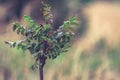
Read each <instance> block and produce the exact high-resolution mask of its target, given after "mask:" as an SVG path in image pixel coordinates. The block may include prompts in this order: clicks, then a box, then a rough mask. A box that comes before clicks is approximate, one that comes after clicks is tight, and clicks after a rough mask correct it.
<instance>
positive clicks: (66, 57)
mask: <svg viewBox="0 0 120 80" xmlns="http://www.w3.org/2000/svg"><path fill="white" fill-rule="evenodd" d="M82 11H83V14H84V15H85V18H86V22H84V24H86V26H87V28H86V32H85V33H84V36H82V37H81V36H78V37H77V38H76V39H75V41H73V46H72V47H71V48H70V51H69V52H68V53H65V54H62V55H60V56H59V57H57V59H55V60H48V61H47V63H46V65H45V68H44V72H45V75H44V78H45V80H120V44H119V43H120V41H119V39H120V31H119V30H120V4H118V3H107V2H95V3H90V4H88V5H87V6H86V7H84V8H83V10H82ZM78 14H79V13H78ZM81 27H82V26H81ZM78 32H79V31H78ZM20 38H22V37H21V36H20V37H18V36H17V34H16V33H14V32H12V28H11V26H10V25H8V27H7V28H6V29H5V30H4V33H2V32H1V35H0V80H38V79H39V76H38V71H34V72H33V71H31V70H30V65H31V64H32V63H33V62H34V61H33V57H32V56H31V55H30V54H29V52H26V53H25V54H24V53H22V51H21V50H17V49H11V48H10V47H9V46H8V45H6V44H4V41H6V40H8V41H9V40H18V39H20ZM5 77H6V79H5ZM7 78H9V79H7Z"/></svg>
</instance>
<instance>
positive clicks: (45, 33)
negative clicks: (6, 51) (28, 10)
mask: <svg viewBox="0 0 120 80" xmlns="http://www.w3.org/2000/svg"><path fill="white" fill-rule="evenodd" d="M42 5H43V8H42V12H43V16H44V18H45V23H44V24H42V23H41V24H40V25H38V24H37V23H36V22H35V21H34V20H33V19H32V18H31V17H30V16H24V20H25V21H26V22H27V23H28V27H24V26H23V25H21V24H20V23H19V22H15V23H14V24H13V31H15V32H17V34H21V35H23V36H25V38H24V39H23V40H19V41H16V42H8V41H5V43H6V44H9V45H10V47H12V48H15V47H16V48H17V49H22V50H23V51H26V50H29V51H30V54H31V55H33V56H34V58H35V63H34V65H32V67H31V68H32V69H35V68H39V74H40V75H39V76H40V80H43V67H44V65H45V62H46V59H55V58H56V57H57V56H58V55H60V53H63V52H67V48H69V42H70V40H71V38H72V37H73V35H74V33H73V28H72V27H70V26H71V25H76V24H77V23H76V18H75V17H70V18H69V20H67V21H64V22H63V24H62V25H61V26H60V27H59V28H58V29H57V30H53V29H52V25H51V24H52V23H53V15H52V13H51V7H50V6H49V5H48V4H45V3H44V2H42Z"/></svg>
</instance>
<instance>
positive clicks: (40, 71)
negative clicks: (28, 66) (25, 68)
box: [39, 64, 43, 80]
mask: <svg viewBox="0 0 120 80" xmlns="http://www.w3.org/2000/svg"><path fill="white" fill-rule="evenodd" d="M39 76H40V80H43V66H42V65H41V64H39Z"/></svg>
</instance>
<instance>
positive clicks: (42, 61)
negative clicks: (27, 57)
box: [39, 56, 47, 80]
mask: <svg viewBox="0 0 120 80" xmlns="http://www.w3.org/2000/svg"><path fill="white" fill-rule="evenodd" d="M46 59H47V58H46V57H44V56H41V57H40V59H39V77H40V80H44V76H43V75H44V74H43V73H44V70H43V68H44V65H45V61H46Z"/></svg>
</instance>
